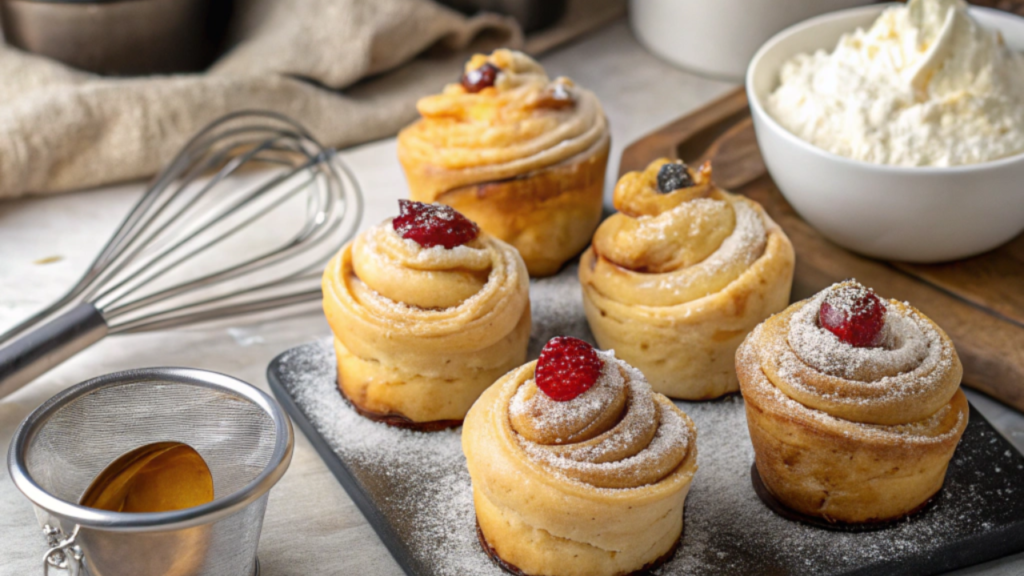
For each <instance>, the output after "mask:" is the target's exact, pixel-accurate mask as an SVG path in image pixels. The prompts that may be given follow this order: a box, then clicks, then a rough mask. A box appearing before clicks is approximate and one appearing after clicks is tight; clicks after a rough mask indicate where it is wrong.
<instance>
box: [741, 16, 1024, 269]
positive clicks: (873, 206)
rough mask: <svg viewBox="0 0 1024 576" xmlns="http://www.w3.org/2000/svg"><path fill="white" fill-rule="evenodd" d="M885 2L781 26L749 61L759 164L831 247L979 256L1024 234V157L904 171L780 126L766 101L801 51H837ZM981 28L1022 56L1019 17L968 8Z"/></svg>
mask: <svg viewBox="0 0 1024 576" xmlns="http://www.w3.org/2000/svg"><path fill="white" fill-rule="evenodd" d="M887 6H888V5H884V4H883V5H875V6H866V7H862V8H854V9H850V10H843V11H840V12H835V13H832V14H826V15H824V16H818V17H816V18H812V19H811V20H808V21H806V22H803V23H801V24H797V25H795V26H793V27H791V28H788V29H786V30H783V31H782V32H780V33H778V34H777V35H776V36H775V37H773V38H772V39H771V40H769V41H768V42H767V43H766V44H765V45H764V46H763V47H761V49H760V50H759V51H758V52H757V54H756V55H755V56H754V59H753V60H752V61H751V63H750V67H749V69H748V70H747V95H748V97H749V98H750V109H751V114H752V116H753V119H754V129H755V130H756V132H757V142H758V145H759V146H760V148H761V154H762V155H763V156H764V161H765V165H766V166H767V167H768V171H769V172H770V173H771V175H772V178H773V179H774V180H775V183H776V184H778V186H779V189H780V190H781V191H782V193H783V195H784V196H785V197H786V199H787V200H788V201H789V203H790V204H792V205H793V208H795V209H796V211H797V212H799V213H800V215H801V216H802V217H803V218H804V219H805V220H807V221H808V222H809V223H810V224H811V225H812V226H814V227H815V228H817V229H818V231H819V232H821V233H822V234H824V235H825V236H826V237H828V238H829V239H831V240H832V241H834V242H836V243H837V244H840V245H842V246H845V247H846V248H849V249H851V250H853V251H856V252H860V253H862V254H865V255H868V256H874V257H877V258H884V259H887V260H903V261H909V262H941V261H947V260H955V259H958V258H964V257H967V256H972V255H975V254H979V253H981V252H985V251H986V250H990V249H992V248H995V247H997V246H999V245H1000V244H1003V243H1004V242H1006V241H1008V240H1010V239H1011V238H1013V237H1014V236H1016V235H1017V234H1019V233H1020V232H1021V231H1024V154H1021V155H1016V156H1011V157H1008V158H1004V159H1001V160H996V161H994V162H986V163H984V164H972V165H966V166H955V167H949V168H908V167H899V166H886V165H881V164H870V163H867V162H862V161H858V160H851V159H849V158H844V157H842V156H838V155H836V154H832V153H830V152H826V151H825V150H823V149H821V148H818V147H817V146H814V145H813V144H810V143H808V142H805V141H804V140H801V139H800V138H799V137H797V136H796V135H794V134H793V133H791V132H789V131H788V130H786V129H785V128H783V127H782V126H781V125H780V124H779V123H778V122H776V121H775V119H774V118H772V117H771V116H770V115H769V114H768V113H767V112H766V111H765V107H764V104H763V103H764V101H765V100H766V99H767V97H768V95H769V94H770V93H771V92H772V91H773V90H774V89H775V88H776V87H777V86H778V83H779V70H780V69H781V67H782V64H783V63H784V62H785V61H787V60H789V59H790V58H791V57H793V56H795V55H797V54H799V53H801V52H813V51H815V50H818V49H821V48H823V49H826V50H829V51H831V50H833V49H834V48H835V46H836V44H837V43H838V41H839V37H840V36H842V35H843V34H844V33H846V32H851V31H853V30H854V29H856V28H858V27H866V26H870V25H871V23H872V22H873V21H874V20H875V18H876V17H877V16H878V15H879V14H880V13H881V12H882V10H884V9H885V8H886V7H887ZM971 15H972V16H973V17H974V18H975V19H977V20H978V22H979V23H981V25H983V26H985V27H987V28H991V29H996V30H999V31H1000V32H1001V33H1002V34H1003V37H1004V38H1005V40H1006V43H1007V45H1009V46H1010V47H1011V48H1013V49H1014V50H1022V51H1024V18H1020V17H1018V16H1014V15H1011V14H1008V13H1005V12H1000V11H997V10H990V9H985V8H971Z"/></svg>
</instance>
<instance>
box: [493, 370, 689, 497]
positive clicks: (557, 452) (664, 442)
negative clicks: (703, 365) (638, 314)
mask: <svg viewBox="0 0 1024 576" xmlns="http://www.w3.org/2000/svg"><path fill="white" fill-rule="evenodd" d="M598 355H599V356H600V357H601V359H602V360H603V361H604V367H603V368H602V370H601V375H600V377H599V378H598V380H597V382H596V383H595V384H594V385H593V386H592V387H591V388H590V389H589V390H587V391H586V392H584V393H583V394H580V395H579V396H577V397H576V398H574V399H572V400H570V401H568V402H556V401H554V400H552V399H551V398H549V397H547V396H546V395H545V394H544V393H543V392H542V391H541V390H540V389H539V388H538V387H537V384H536V382H535V381H534V379H533V370H530V371H529V372H528V373H527V374H525V378H527V379H526V380H525V381H524V382H523V383H522V384H520V385H519V387H518V389H517V390H516V392H515V394H514V396H513V397H512V399H511V401H510V402H509V407H508V417H509V422H510V425H511V428H512V430H513V431H514V434H515V438H516V441H517V442H518V444H519V446H520V448H521V449H522V450H523V451H524V453H525V455H526V457H527V458H529V459H530V460H532V461H534V462H536V463H538V464H540V465H541V466H544V467H545V468H547V469H549V470H551V471H553V472H555V473H557V474H560V475H562V476H565V477H567V478H570V479H573V480H577V481H580V482H583V483H586V484H589V485H591V486H595V487H598V488H637V487H641V486H646V485H649V484H655V483H657V482H658V481H660V480H662V479H663V478H666V477H668V476H669V475H671V474H672V473H673V472H674V471H675V470H676V469H677V468H678V467H679V466H680V465H681V464H682V463H683V461H684V460H686V457H687V455H688V453H689V451H690V450H691V449H692V448H691V447H692V446H693V444H694V442H695V438H694V437H693V435H692V430H691V428H690V425H689V423H688V422H687V421H686V420H685V419H684V418H685V416H683V415H682V414H681V413H680V412H679V410H678V409H677V408H676V407H675V406H674V405H673V404H672V402H671V401H669V400H668V399H667V398H665V397H664V396H662V395H661V394H655V393H654V392H653V391H652V390H651V387H650V385H649V384H648V383H647V380H646V379H645V378H644V376H643V374H641V373H640V371H639V370H637V369H636V368H633V367H632V366H630V365H629V364H627V363H625V362H623V361H621V360H619V359H617V358H615V355H614V353H612V352H598Z"/></svg>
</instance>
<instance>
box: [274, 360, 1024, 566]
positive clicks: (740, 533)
mask: <svg viewBox="0 0 1024 576" xmlns="http://www.w3.org/2000/svg"><path fill="white" fill-rule="evenodd" d="M334 370H335V364H334V357H333V351H332V349H331V347H330V343H329V342H327V341H324V342H316V343H311V344H306V345H303V346H300V347H297V348H293V349H291V350H288V351H286V352H285V353H283V354H281V355H280V356H278V357H277V358H276V359H274V361H273V362H272V363H271V364H270V367H269V369H268V378H269V380H270V385H271V389H272V390H273V392H274V394H275V395H276V396H277V398H278V400H280V401H281V403H282V404H283V405H284V407H285V409H286V410H287V411H288V413H289V414H290V415H291V417H292V419H293V420H294V422H295V423H296V425H297V426H298V427H299V429H301V430H302V432H303V433H304V434H305V435H306V436H307V437H308V438H309V439H310V441H311V442H312V443H313V445H314V447H315V448H316V450H317V451H318V452H319V453H320V456H321V457H322V458H323V459H324V461H325V462H326V463H327V466H328V467H329V468H330V469H331V471H332V472H333V473H334V475H335V476H337V478H338V480H339V481H340V482H341V484H342V486H344V488H345V490H346V491H347V492H348V493H349V495H350V496H351V497H352V499H353V500H354V501H355V503H356V504H357V505H358V506H359V508H360V510H362V512H363V514H364V515H365V516H366V518H367V520H368V521H369V522H370V524H371V525H372V526H373V527H374V529H375V530H376V531H377V534H378V535H379V536H380V538H381V540H383V542H384V544H385V545H386V546H387V547H388V549H389V550H390V551H391V553H392V554H393V555H394V557H395V559H396V560H397V561H398V563H399V565H401V566H402V568H403V569H404V570H405V571H406V573H408V574H410V575H415V576H427V575H437V576H461V575H469V574H472V575H474V576H485V575H490V574H493V575H495V576H497V575H500V574H502V573H503V572H502V570H501V569H499V568H498V567H497V566H495V565H494V564H492V563H491V562H490V560H489V559H488V558H487V556H486V555H485V554H484V552H483V551H482V550H481V549H480V546H479V543H478V542H477V539H476V533H475V528H474V513H473V504H472V499H471V497H470V483H469V475H468V474H467V473H466V471H465V460H464V458H463V456H462V452H461V447H460V443H459V433H460V430H453V431H446V432H440V433H432V434H426V433H420V432H409V431H402V430H396V429H391V428H387V427H385V426H383V425H381V424H376V423H373V422H369V421H367V420H364V419H362V418H361V417H359V416H358V415H356V414H355V412H354V411H353V410H352V409H351V408H350V407H349V406H348V405H346V403H345V402H344V400H343V399H342V398H341V395H340V394H338V392H337V388H336V386H335V371H334ZM678 405H679V406H680V408H682V409H683V410H684V411H685V412H687V413H688V414H689V415H690V416H691V417H692V418H693V420H694V422H696V424H697V428H698V450H699V453H698V458H699V460H698V462H699V466H700V469H699V470H698V472H697V475H696V478H695V480H694V485H693V488H692V490H691V492H690V495H689V497H688V499H687V503H686V512H685V515H686V516H685V526H686V528H685V534H684V538H683V541H682V544H681V546H680V549H679V550H678V552H677V553H676V555H675V556H674V557H673V558H672V559H671V560H670V561H669V562H668V563H667V564H666V565H665V566H663V567H662V568H660V569H659V570H657V571H656V574H662V575H683V574H687V575H691V574H722V575H732V574H736V575H751V574H765V575H783V574H806V575H837V576H838V575H844V576H846V575H849V576H853V575H861V574H863V575H868V574H907V575H915V576H920V575H925V574H939V573H942V572H945V571H948V570H952V569H955V568H959V567H964V566H969V565H973V564H977V563H980V562H984V561H987V560H991V559H994V558H998V557H1001V556H1004V555H1007V554H1010V553H1013V552H1017V551H1021V550H1024V457H1022V456H1021V455H1020V454H1019V453H1018V452H1017V451H1016V450H1015V449H1014V448H1013V447H1012V446H1011V445H1010V444H1009V442H1007V441H1006V440H1005V439H1004V438H1003V437H1002V436H1000V435H999V433H998V432H996V431H995V430H994V429H993V428H992V426H991V425H990V424H989V423H988V422H987V421H986V420H985V419H984V417H983V416H982V415H981V414H980V413H979V412H977V411H976V410H974V409H973V408H972V410H971V421H970V424H969V425H968V427H967V431H966V432H965V433H964V437H963V440H962V441H961V444H960V447H959V448H958V449H957V453H956V455H955V457H954V458H953V461H952V463H951V464H950V468H949V474H948V476H947V479H946V485H945V488H944V489H943V491H942V492H941V493H940V496H939V497H938V498H937V499H936V500H935V501H934V502H933V503H932V504H931V505H930V506H929V507H928V508H926V509H925V510H924V511H923V512H922V513H920V514H918V515H916V516H915V517H913V518H911V519H909V520H906V521H901V522H899V523H897V524H896V525H894V526H891V527H889V528H885V529H882V530H878V531H873V532H861V533H846V532H833V531H827V530H822V529H818V528H812V527H809V526H805V525H803V524H799V523H796V522H793V521H790V520H786V519H784V518H782V517H780V516H777V515H775V514H774V513H773V512H771V511H769V509H768V508H767V507H766V506H765V505H764V504H763V503H762V502H761V501H760V500H759V499H758V498H757V496H756V495H755V493H754V490H753V488H752V485H751V477H750V465H751V462H752V461H753V452H752V449H751V448H750V445H749V444H750V441H749V437H748V435H747V429H746V421H745V416H744V411H743V401H742V399H741V398H740V397H739V396H735V395H734V396H730V397H727V398H725V399H722V400H719V401H714V402H702V403H688V402H679V403H678Z"/></svg>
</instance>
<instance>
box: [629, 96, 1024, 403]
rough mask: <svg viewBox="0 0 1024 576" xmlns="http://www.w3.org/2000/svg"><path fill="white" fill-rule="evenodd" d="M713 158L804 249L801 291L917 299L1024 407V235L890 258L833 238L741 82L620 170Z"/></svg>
mask: <svg viewBox="0 0 1024 576" xmlns="http://www.w3.org/2000/svg"><path fill="white" fill-rule="evenodd" d="M660 157H668V158H681V159H683V160H685V161H687V162H698V161H703V160H705V159H710V160H711V161H712V163H713V166H714V175H715V180H716V182H717V183H718V184H719V185H720V186H722V187H723V188H727V189H730V190H732V191H734V192H739V193H741V194H744V195H746V196H748V197H750V198H752V199H754V200H757V201H758V202H760V203H761V204H762V205H763V206H764V207H765V209H766V210H767V211H768V213H769V214H770V215H771V217H772V218H773V219H775V221H776V222H778V223H779V225H781V226H782V228H783V229H784V230H785V231H786V234H788V235H789V237H790V239H791V240H792V241H793V245H794V247H795V248H796V255H797V263H796V273H795V276H794V279H793V299H794V300H797V299H801V298H806V297H808V296H810V295H812V294H814V293H815V292H818V291H819V290H821V289H823V288H825V287H826V286H828V285H830V284H832V283H833V282H837V281H839V280H843V279H845V278H856V279H858V280H860V281H861V282H862V283H864V284H865V285H867V286H871V287H872V288H874V289H875V290H876V291H878V292H879V293H880V294H882V295H884V296H887V297H890V298H897V299H900V300H905V301H907V302H910V303H911V304H913V305H914V306H916V307H917V308H919V309H920V310H921V311H922V312H924V313H925V314H927V315H928V316H929V317H931V318H932V319H933V320H934V321H935V322H936V323H938V324H939V326H941V327H942V328H943V329H944V330H945V331H946V332H947V333H948V334H949V335H950V337H952V339H953V341H954V343H955V344H956V349H957V351H958V352H959V354H960V358H961V360H962V361H963V364H964V384H966V385H968V386H970V387H972V388H974V389H977V390H980V391H982V392H984V393H986V394H988V395H990V396H992V397H994V398H997V399H999V400H1001V401H1002V402H1005V403H1006V404H1009V405H1010V406H1013V407H1014V408H1016V409H1017V410H1021V411H1024V235H1022V236H1019V237H1017V238H1016V239H1014V240H1012V241H1011V242H1009V243H1008V244H1006V245H1004V246H1002V247H1000V248H997V249H995V250H993V251H991V252H988V253H986V254H982V255H980V256H976V257H973V258H968V259H965V260H960V261H957V262H949V263H945V264H931V265H922V264H908V263H901V262H885V261H881V260H874V259H871V258H867V257H864V256H859V255H857V254H854V253H853V252H850V251H848V250H846V249H844V248H841V247H839V246H838V245H836V244H833V243H832V242H830V241H829V240H827V239H825V238H824V237H823V236H822V235H821V234H819V233H818V232H817V231H816V230H815V229H814V228H812V227H811V226H810V225H809V224H808V223H807V222H805V221H804V220H803V219H802V218H800V216H799V215H798V214H797V213H796V211H794V210H793V208H792V207H791V206H790V205H789V203H788V202H786V199H785V198H784V197H783V196H782V193H781V192H779V189H778V188H777V187H776V186H775V183H774V182H773V181H772V179H771V177H770V176H769V175H768V173H767V170H766V169H765V166H764V162H763V161H762V159H761V154H760V151H759V150H758V147H757V141H756V138H755V135H754V128H753V124H752V122H751V119H750V115H749V110H748V108H747V98H746V93H745V92H744V91H743V90H742V89H738V90H736V91H735V92H732V93H730V94H728V95H726V96H725V97H723V98H721V99H720V100H717V101H715V102H712V103H711V104H709V105H708V106H706V107H704V108H702V109H700V110H698V111H696V112H694V113H692V114H690V115H688V116H685V117H683V118H680V119H679V120H676V121H674V122H672V123H670V124H668V125H666V126H664V127H663V128H661V129H659V130H657V131H655V132H653V133H651V134H649V135H647V136H645V137H643V138H641V139H640V140H638V141H636V142H634V143H633V144H632V145H630V146H629V147H628V148H627V149H626V150H625V151H624V152H623V154H622V162H621V164H620V174H622V173H625V172H628V171H630V170H638V169H642V168H643V167H644V166H646V165H647V164H648V163H649V162H650V161H652V160H654V159H656V158H660Z"/></svg>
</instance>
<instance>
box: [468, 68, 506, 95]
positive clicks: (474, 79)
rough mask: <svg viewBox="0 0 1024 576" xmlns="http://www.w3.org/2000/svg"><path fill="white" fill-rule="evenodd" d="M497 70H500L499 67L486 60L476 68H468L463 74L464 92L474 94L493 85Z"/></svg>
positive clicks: (496, 77)
mask: <svg viewBox="0 0 1024 576" xmlns="http://www.w3.org/2000/svg"><path fill="white" fill-rule="evenodd" d="M498 72H501V68H498V67H497V66H495V65H494V64H491V63H490V62H488V63H487V64H484V65H483V66H481V67H479V68H477V69H476V70H470V71H469V72H466V73H465V74H463V75H462V80H461V83H462V87H463V88H465V89H466V92H470V93H472V94H476V93H477V92H479V91H481V90H483V89H484V88H490V87H491V86H494V81H495V80H497V79H498Z"/></svg>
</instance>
